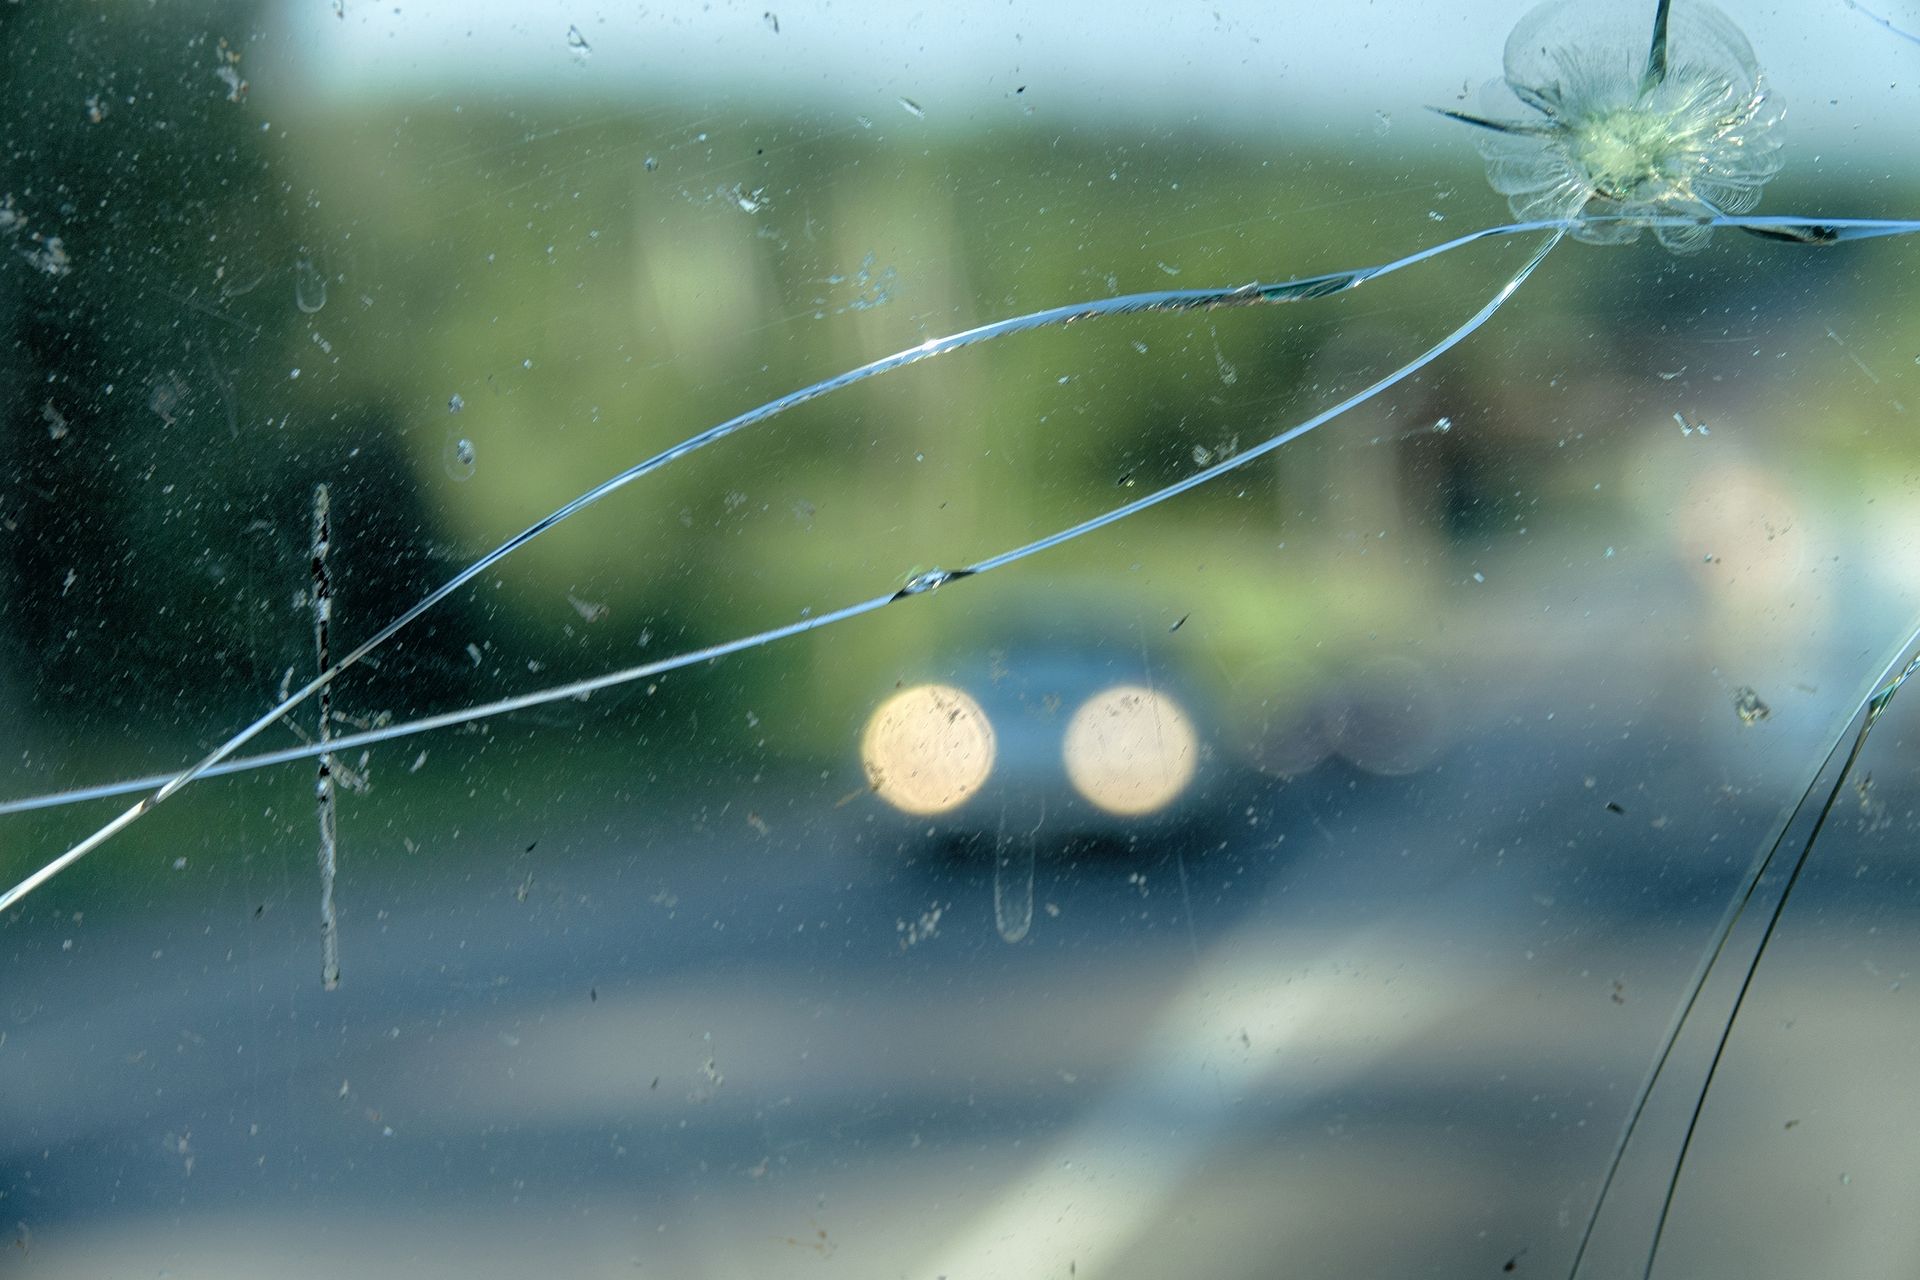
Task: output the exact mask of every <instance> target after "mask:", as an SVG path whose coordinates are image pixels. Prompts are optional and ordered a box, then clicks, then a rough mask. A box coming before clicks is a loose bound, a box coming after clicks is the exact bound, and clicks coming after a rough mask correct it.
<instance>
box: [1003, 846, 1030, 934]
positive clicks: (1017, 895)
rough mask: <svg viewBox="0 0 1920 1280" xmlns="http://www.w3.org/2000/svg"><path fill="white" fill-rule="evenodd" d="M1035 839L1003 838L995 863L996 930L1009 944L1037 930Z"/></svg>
mask: <svg viewBox="0 0 1920 1280" xmlns="http://www.w3.org/2000/svg"><path fill="white" fill-rule="evenodd" d="M1033 848H1034V842H1033V837H1032V836H1028V837H1027V838H1026V839H1024V840H1020V839H1014V840H1009V839H1007V838H1006V837H1005V836H1002V837H1001V838H1000V841H999V847H998V848H996V849H995V850H994V860H993V927H994V928H995V929H996V930H998V931H999V934H1000V936H1001V937H1002V938H1005V939H1006V940H1007V941H1008V942H1018V941H1020V939H1022V938H1024V937H1026V936H1027V931H1028V930H1029V929H1031V928H1033Z"/></svg>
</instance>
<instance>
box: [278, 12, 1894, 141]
mask: <svg viewBox="0 0 1920 1280" xmlns="http://www.w3.org/2000/svg"><path fill="white" fill-rule="evenodd" d="M1583 2H1588V3H1594V4H1602V3H1611V2H1618V3H1623V4H1642V5H1645V6H1646V7H1647V8H1648V10H1649V23H1650V20H1651V3H1650V0H1583ZM1530 7H1531V6H1530V5H1527V4H1524V3H1515V2H1513V0H1462V2H1461V3H1455V4H1446V5H1433V4H1415V3H1386V2H1380V0H1375V2H1361V3H1354V2H1351V0H1342V2H1341V3H1339V4H1337V5H1335V4H1328V3H1325V0H1218V2H1217V3H1216V2H1213V0H1200V2H1199V3H1181V4H1160V5H1153V6H1146V5H1138V6H1124V5H1123V6H1116V5H1112V4H1110V3H1107V2H1106V0H1046V2H1044V3H1041V2H1034V3H1029V2H1027V0H992V2H984V3H982V2H975V3H964V2H963V3H945V4H939V5H928V6H921V7H915V6H912V5H907V4H901V3H899V0H815V2H814V3H809V4H804V5H795V4H789V3H785V2H784V0H710V2H707V3H700V2H698V0H680V2H677V3H666V4H653V5H641V4H632V3H627V4H604V3H603V4H598V5H596V4H592V3H581V2H578V0H573V2H568V0H382V2H381V3H374V2H372V0H281V4H280V7H279V9H278V10H277V12H276V16H275V17H274V18H273V20H272V21H273V24H274V26H275V28H277V31H276V34H284V35H286V36H288V37H291V38H290V39H287V40H270V41H268V42H267V47H268V51H264V52H263V55H262V56H263V59H264V61H263V62H261V63H259V64H256V65H255V68H254V69H255V70H256V71H257V72H258V73H259V74H258V75H256V77H255V79H256V85H259V86H260V87H265V79H266V77H267V76H268V75H276V76H283V77H285V80H286V83H287V84H288V85H289V86H297V87H298V91H299V92H301V93H304V94H308V95H317V96H318V98H319V99H320V100H322V101H334V100H351V99H352V98H354V97H356V96H358V95H362V94H368V93H378V94H382V95H396V94H397V95H401V96H405V95H409V94H414V95H418V96H420V97H422V98H423V99H424V98H436V99H439V98H444V97H446V96H448V95H454V96H457V95H460V94H463V93H476V94H477V93H486V94H488V95H489V96H492V95H493V94H495V93H497V92H498V91H501V90H509V91H510V90H512V89H514V88H520V89H523V90H524V92H525V93H526V94H527V95H529V96H537V97H553V96H560V97H572V96H576V95H577V96H580V97H583V98H598V99H605V100H620V99H627V100H639V101H650V102H657V101H660V100H662V99H663V98H665V99H672V98H676V97H686V98H688V99H699V98H702V97H708V96H714V95H719V94H725V95H727V96H729V97H733V98H736V99H738V98H747V99H752V100H755V101H757V102H759V103H762V104H765V105H770V106H773V107H775V108H785V109H793V110H799V109H806V110H809V111H828V112H832V111H840V110H844V111H846V112H848V113H849V114H850V115H853V116H861V115H865V116H867V117H868V118H885V119H887V120H888V121H889V122H890V123H891V124H894V125H904V124H905V122H907V121H909V120H911V121H914V122H916V127H925V128H928V129H952V128H961V129H964V128H969V127H977V126H979V125H981V124H983V123H992V122H993V121H994V120H995V119H996V118H1002V117H1004V115H1005V113H1010V112H1024V113H1031V114H1033V115H1038V116H1043V117H1047V116H1050V117H1052V118H1054V119H1057V120H1059V121H1060V122H1061V123H1062V124H1063V126H1071V125H1077V124H1083V123H1086V122H1090V121H1109V122H1112V121H1125V122H1127V123H1128V124H1130V125H1133V126H1139V125H1148V126H1153V125H1166V126H1168V127H1183V126H1190V125H1193V124H1200V125H1202V126H1204V127H1210V128H1216V129H1225V130H1233V131H1240V130H1258V129H1260V128H1275V129H1284V130H1287V131H1290V132H1292V133H1293V134H1294V135H1295V136H1296V137H1300V136H1301V135H1306V137H1305V138H1303V139H1302V140H1309V141H1311V140H1313V135H1315V134H1323V135H1326V136H1328V137H1331V138H1334V139H1337V138H1338V137H1340V136H1341V135H1342V134H1347V133H1351V132H1352V131H1354V130H1356V129H1367V130H1369V131H1371V132H1372V133H1373V134H1374V135H1376V136H1377V135H1379V134H1381V133H1386V132H1389V131H1393V130H1401V131H1403V133H1404V134H1405V135H1406V136H1410V137H1416V138H1425V137H1428V136H1434V137H1438V136H1440V135H1442V134H1443V133H1445V132H1446V131H1447V126H1445V125H1444V124H1443V122H1441V121H1439V120H1438V119H1437V118H1434V117H1432V116H1430V115H1429V114H1428V113H1427V112H1425V111H1423V110H1422V108H1423V107H1425V106H1428V105H1442V106H1444V105H1454V104H1457V103H1459V102H1460V101H1461V100H1462V96H1463V94H1465V95H1466V96H1467V97H1468V98H1469V99H1471V98H1472V97H1473V96H1475V95H1477V92H1478V89H1479V86H1480V85H1481V84H1482V83H1484V82H1485V81H1486V80H1488V79H1490V78H1492V77H1494V76H1496V75H1497V74H1498V73H1499V69H1500V54H1501V49H1502V46H1503V44H1504V43H1505V40H1506V35H1507V32H1508V31H1509V30H1510V29H1511V28H1512V26H1513V24H1514V23H1515V21H1516V20H1517V19H1518V18H1519V17H1520V16H1521V15H1522V14H1523V13H1525V12H1527V10H1528V9H1529V8H1530ZM1723 8H1725V9H1726V11H1727V12H1728V13H1729V14H1730V15H1731V16H1732V17H1733V19H1734V21H1735V22H1736V23H1737V24H1738V25H1739V26H1740V27H1741V29H1742V30H1744V31H1745V32H1746V34H1747V36H1748V38H1749V39H1750V40H1751V41H1752V43H1753V45H1754V48H1755V50H1756V52H1757V54H1758V57H1759V60H1760V64H1761V66H1762V68H1763V69H1764V71H1765V73H1766V76H1767V79H1768V82H1769V83H1770V84H1771V85H1772V86H1773V88H1774V92H1775V94H1776V96H1777V97H1778V98H1779V99H1780V101H1782V102H1784V103H1785V105H1786V107H1787V111H1788V125H1789V128H1790V130H1791V134H1792V137H1793V139H1794V140H1795V144H1796V150H1798V148H1799V146H1800V145H1802V144H1804V145H1806V146H1812V147H1817V148H1819V154H1822V155H1823V156H1824V157H1825V158H1828V159H1844V160H1846V161H1848V162H1851V163H1860V164H1866V165H1868V166H1871V165H1873V164H1875V163H1880V162H1883V161H1884V160H1885V159H1887V158H1890V157H1892V156H1895V155H1905V156H1912V155H1913V154H1914V153H1915V152H1916V151H1920V130H1917V129H1915V128H1914V127H1913V121H1914V120H1915V119H1920V87H1917V85H1920V42H1912V41H1908V40H1903V39H1901V38H1900V37H1899V36H1898V35H1896V34H1894V33H1892V32H1889V31H1888V30H1887V29H1886V28H1885V27H1883V26H1881V25H1878V24H1876V23H1875V22H1874V21H1873V20H1872V19H1871V18H1870V17H1869V16H1868V14H1867V12H1865V11H1862V10H1861V9H1859V8H1858V7H1857V5H1856V4H1852V3H1850V2H1849V0H1804V2H1803V3H1790V4H1768V3H1754V2H1751V0H1746V2H1743V0H1727V3H1726V4H1724V5H1723ZM1872 12H1875V13H1878V14H1879V15H1880V16H1882V17H1884V18H1885V19H1887V20H1889V21H1891V22H1893V23H1895V24H1896V25H1898V26H1902V27H1905V28H1907V29H1909V30H1920V0H1884V3H1883V4H1882V5H1881V6H1880V7H1879V8H1877V9H1874V10H1872ZM276 48H277V49H282V50H284V51H286V54H287V56H288V57H289V58H290V62H289V63H285V64H278V65H276V64H275V63H274V62H273V61H272V57H273V55H272V53H271V52H270V51H271V50H273V49H276ZM903 99H904V100H905V101H904V102H903V101H902V100H903ZM1407 131H1410V133H1408V132H1407Z"/></svg>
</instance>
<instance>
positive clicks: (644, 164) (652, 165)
mask: <svg viewBox="0 0 1920 1280" xmlns="http://www.w3.org/2000/svg"><path fill="white" fill-rule="evenodd" d="M640 167H641V168H642V169H645V170H646V171H647V172H648V173H652V172H653V171H654V170H655V169H658V168H659V167H660V157H658V156H648V157H647V158H646V159H645V160H642V161H641V162H640Z"/></svg>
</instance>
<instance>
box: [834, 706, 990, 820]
mask: <svg viewBox="0 0 1920 1280" xmlns="http://www.w3.org/2000/svg"><path fill="white" fill-rule="evenodd" d="M994 752H995V743H994V736H993V725H992V724H991V723H990V722H989V721H988V720H987V713H986V712H985V711H983V710H982V709H981V707H980V704H979V703H978V702H975V701H974V700H973V698H972V697H970V696H969V695H968V694H967V693H965V692H964V691H963V690H960V689H956V688H954V687H953V686H951V685H944V684H922V685H915V686H914V687H913V688H911V689H903V690H901V691H900V692H899V693H896V694H894V695H893V696H892V697H891V698H888V699H887V700H886V701H885V702H883V703H881V704H880V705H879V707H877V708H876V709H875V710H874V713H873V715H872V717H871V718H870V719H869V720H868V721H867V728H866V732H865V733H863V734H862V735H861V738H860V761H861V763H862V764H864V765H865V766H866V769H867V780H868V781H869V782H870V783H872V784H873V789H874V790H875V791H876V792H878V793H879V795H880V798H881V799H882V800H885V801H886V802H887V803H888V804H890V805H892V806H893V807H894V808H896V809H899V810H901V811H902V812H905V813H911V814H917V815H921V816H926V815H930V814H935V813H945V812H946V811H947V810H949V809H955V808H958V807H959V806H960V805H962V804H965V803H966V802H967V801H968V800H969V799H971V798H972V797H973V795H974V794H975V793H976V792H978V791H979V790H980V788H981V787H982V786H983V785H984V784H985V783H986V781H987V775H988V774H990V773H992V772H993V760H994Z"/></svg>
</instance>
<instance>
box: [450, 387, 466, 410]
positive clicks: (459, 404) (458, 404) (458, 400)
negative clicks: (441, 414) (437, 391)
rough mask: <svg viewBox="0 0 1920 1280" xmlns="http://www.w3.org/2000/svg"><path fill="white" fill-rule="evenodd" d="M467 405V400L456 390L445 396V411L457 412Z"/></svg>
mask: <svg viewBox="0 0 1920 1280" xmlns="http://www.w3.org/2000/svg"><path fill="white" fill-rule="evenodd" d="M466 407H467V401H466V398H465V397H464V396H462V395H461V394H460V393H459V392H458V391H456V392H454V393H453V394H452V395H450V396H448V397H447V412H448V413H458V412H460V411H461V410H462V409H464V408H466Z"/></svg>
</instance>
